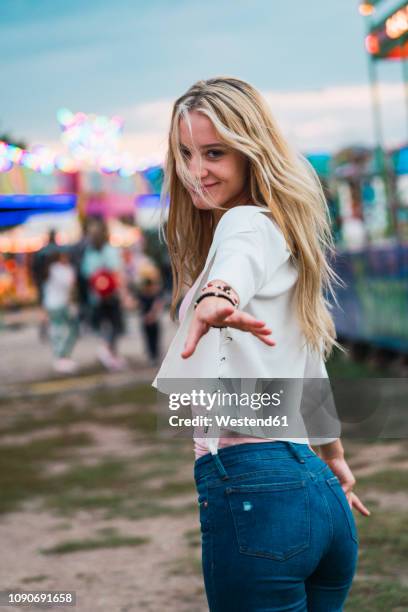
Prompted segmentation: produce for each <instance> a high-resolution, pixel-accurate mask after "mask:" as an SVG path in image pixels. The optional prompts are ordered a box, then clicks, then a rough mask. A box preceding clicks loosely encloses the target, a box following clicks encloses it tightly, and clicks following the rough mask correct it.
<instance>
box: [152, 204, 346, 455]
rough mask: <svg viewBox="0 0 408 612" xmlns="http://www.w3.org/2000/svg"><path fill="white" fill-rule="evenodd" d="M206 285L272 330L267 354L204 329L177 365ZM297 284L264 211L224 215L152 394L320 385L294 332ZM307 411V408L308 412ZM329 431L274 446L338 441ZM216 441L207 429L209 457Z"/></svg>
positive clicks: (317, 361)
mask: <svg viewBox="0 0 408 612" xmlns="http://www.w3.org/2000/svg"><path fill="white" fill-rule="evenodd" d="M260 213H262V214H260ZM212 279H214V280H215V279H221V280H223V281H225V282H226V283H228V284H229V285H231V287H233V289H234V290H235V291H236V292H237V293H238V296H239V299H240V305H239V309H240V310H243V311H245V312H247V313H249V314H251V315H253V316H254V317H256V318H257V319H260V320H262V321H265V322H266V324H267V326H268V327H270V328H271V329H272V338H273V339H274V340H275V342H276V346H274V347H271V346H268V345H266V344H264V343H263V342H261V341H260V340H259V339H258V338H256V337H255V336H253V335H252V334H250V333H248V332H242V331H240V330H237V329H234V328H226V329H221V330H220V329H215V328H211V329H210V330H209V331H208V333H207V334H206V335H205V336H203V337H202V338H201V339H200V341H199V343H198V346H197V347H196V350H195V352H194V353H193V355H192V356H191V357H189V358H188V359H183V358H182V357H181V352H182V351H183V349H184V343H185V340H186V337H187V333H188V330H189V327H190V322H191V319H192V317H193V314H194V302H195V300H196V299H197V297H198V295H199V294H200V291H201V288H202V286H203V285H204V284H205V283H206V282H207V281H209V280H212ZM297 279H298V272H297V269H296V266H295V265H294V262H293V259H292V257H291V253H290V251H289V249H288V247H287V244H286V241H285V239H284V236H283V235H282V233H281V231H280V229H279V228H278V227H277V225H276V224H275V222H274V221H273V220H272V218H271V215H270V212H269V210H268V209H266V208H264V207H261V206H253V205H245V206H236V207H234V208H231V209H229V210H228V211H227V212H225V213H224V215H223V216H222V217H221V219H220V221H219V222H218V225H217V227H216V230H215V233H214V238H213V242H212V244H211V247H210V250H209V253H208V256H207V260H206V263H205V266H204V269H203V271H202V273H201V275H200V282H199V283H198V285H197V288H196V290H195V292H194V293H193V296H192V300H191V302H190V305H189V307H188V309H187V311H186V314H185V316H184V319H183V321H182V322H181V324H180V327H179V329H178V331H177V333H176V335H175V337H174V338H173V341H172V343H171V345H170V347H169V349H168V352H167V354H166V356H165V358H164V360H163V363H162V365H161V368H160V370H159V372H158V373H157V376H156V378H155V380H154V381H153V383H152V384H153V386H154V387H156V388H157V389H158V390H159V391H161V392H162V393H166V394H170V393H171V392H175V391H176V388H175V387H174V384H175V383H176V384H178V383H177V381H182V380H185V379H212V380H217V379H226V378H227V379H231V378H232V379H241V380H242V381H245V386H246V387H247V386H248V384H249V386H251V381H255V379H260V378H261V379H298V380H300V379H304V378H308V379H311V378H324V379H327V371H326V367H325V364H324V361H323V358H322V356H321V355H317V354H316V353H314V352H312V351H311V350H310V348H309V346H308V345H307V344H306V342H305V337H304V335H303V333H302V330H301V328H300V325H299V321H298V317H297V313H296V307H295V300H294V291H295V285H296V281H297ZM326 382H327V381H326ZM292 391H293V393H294V395H293V396H292V399H293V401H291V410H294V411H295V412H296V411H299V410H300V401H301V395H302V389H301V388H300V389H299V385H296V383H295V384H294V385H293V389H292ZM315 408H316V406H311V410H312V411H313V410H315ZM329 412H330V409H329ZM326 417H327V414H326ZM333 427H334V425H333ZM333 427H329V428H327V427H326V430H325V431H328V430H329V429H330V432H333V431H334V430H335V434H333V435H334V436H335V437H328V436H327V434H326V435H322V436H321V437H318V438H310V437H308V436H307V432H306V430H305V429H304V428H303V434H304V435H303V437H301V435H300V434H298V431H300V430H299V429H296V437H288V438H284V437H279V439H281V440H290V441H293V442H297V443H312V444H325V443H327V442H331V441H333V440H335V439H337V438H338V437H339V430H338V427H334V429H333ZM228 429H231V430H235V431H240V432H242V431H244V432H245V433H246V434H247V435H248V434H249V435H257V434H258V435H259V431H260V430H258V429H257V428H256V427H255V428H249V429H248V427H247V428H246V429H245V430H242V429H239V428H235V427H228ZM216 433H217V428H216V427H213V428H212V429H210V432H209V439H208V447H209V449H210V450H211V452H212V453H213V454H215V453H216V452H217V448H218V438H217V437H212V436H213V435H214V434H216ZM263 437H265V436H263ZM270 439H274V438H270Z"/></svg>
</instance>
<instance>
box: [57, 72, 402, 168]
mask: <svg viewBox="0 0 408 612" xmlns="http://www.w3.org/2000/svg"><path fill="white" fill-rule="evenodd" d="M379 94H380V101H381V114H382V117H383V120H384V122H383V123H384V135H385V141H386V145H387V146H397V145H399V144H402V143H403V142H404V134H405V132H406V130H403V129H402V126H404V125H405V124H406V117H405V102H404V91H403V86H402V84H399V83H381V84H380V85H379ZM263 96H264V97H265V99H266V101H267V102H268V104H269V106H270V108H271V111H272V113H273V115H274V117H275V118H276V120H277V122H278V124H279V125H280V127H281V129H282V131H283V133H284V135H285V136H286V137H287V138H288V140H289V141H290V142H291V143H292V144H293V145H294V146H295V147H296V148H297V149H299V150H301V151H303V152H313V151H318V150H319V151H328V152H333V151H336V150H338V149H339V148H341V147H344V146H347V145H350V144H366V145H373V144H374V130H373V117H372V101H371V93H370V88H369V87H368V86H365V85H347V86H337V87H328V88H323V89H318V90H306V91H285V92H282V91H265V92H263ZM172 104H173V101H172V100H171V99H159V100H153V101H151V102H144V103H142V104H137V105H134V106H131V107H127V108H122V109H118V112H117V114H118V115H120V116H121V117H123V119H124V121H125V125H124V134H123V138H122V146H121V148H122V149H123V150H126V151H129V152H130V153H132V154H133V155H134V156H135V158H136V159H137V160H141V161H142V160H144V159H146V158H150V157H159V158H162V159H163V158H164V154H165V151H166V146H167V131H168V127H169V124H170V116H171V109H172ZM48 144H49V145H50V146H51V145H52V143H48ZM55 144H57V143H55Z"/></svg>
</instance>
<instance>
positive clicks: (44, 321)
mask: <svg viewBox="0 0 408 612" xmlns="http://www.w3.org/2000/svg"><path fill="white" fill-rule="evenodd" d="M58 251H59V246H58V244H57V241H56V231H55V230H54V229H51V230H50V231H49V233H48V241H47V243H46V244H45V245H44V246H43V247H42V248H41V249H40V250H39V251H37V252H36V253H34V254H33V257H32V259H31V276H32V279H33V283H34V285H35V287H36V289H37V295H38V302H39V304H40V306H41V305H42V304H43V301H44V296H43V289H44V283H45V280H46V277H47V272H48V270H47V268H48V257H49V255H52V254H53V253H56V252H58ZM47 326H48V317H47V313H46V311H45V310H43V311H42V313H41V318H40V326H39V336H40V339H41V340H42V341H43V342H44V341H45V340H46V339H47Z"/></svg>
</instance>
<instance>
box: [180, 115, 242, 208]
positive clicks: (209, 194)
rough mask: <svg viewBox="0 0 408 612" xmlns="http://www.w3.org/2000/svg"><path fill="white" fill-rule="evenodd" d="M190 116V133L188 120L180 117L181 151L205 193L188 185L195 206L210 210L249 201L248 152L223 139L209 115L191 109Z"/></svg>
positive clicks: (230, 206)
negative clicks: (236, 148)
mask: <svg viewBox="0 0 408 612" xmlns="http://www.w3.org/2000/svg"><path fill="white" fill-rule="evenodd" d="M189 118H190V122H191V133H190V130H189V127H188V125H187V123H186V122H185V120H184V119H180V124H179V130H180V146H181V153H182V155H183V156H184V159H185V162H186V164H187V167H188V169H189V171H190V172H191V174H192V175H193V176H194V178H196V179H198V181H199V182H200V184H201V187H202V190H203V192H204V195H205V198H202V197H201V196H200V194H198V193H197V192H196V191H194V189H190V188H188V190H189V193H190V196H191V198H192V201H193V204H194V206H196V207H197V208H200V209H203V210H208V209H214V208H219V207H220V206H223V207H225V208H232V207H233V206H236V205H238V204H246V203H248V201H249V193H248V186H247V181H246V176H247V167H248V162H247V160H246V158H245V156H244V155H243V154H242V153H240V152H239V151H236V150H234V149H231V148H229V147H228V146H227V145H226V144H225V143H223V142H222V141H221V140H220V138H219V136H218V135H217V132H216V131H215V128H214V126H213V124H212V122H211V121H210V119H208V117H206V116H205V115H203V114H202V113H200V112H197V111H190V112H189Z"/></svg>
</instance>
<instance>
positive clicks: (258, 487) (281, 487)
mask: <svg viewBox="0 0 408 612" xmlns="http://www.w3.org/2000/svg"><path fill="white" fill-rule="evenodd" d="M225 493H226V495H227V497H228V500H229V505H230V509H231V513H232V517H233V521H234V527H235V532H236V536H237V541H238V546H239V551H240V552H241V553H243V554H247V555H253V556H256V557H267V558H270V559H275V560H276V561H285V560H286V559H289V558H290V557H293V556H294V555H296V554H298V553H300V552H301V551H303V550H306V549H307V548H308V547H309V545H310V505H309V495H308V490H307V487H306V483H305V481H303V480H302V481H292V482H276V483H268V484H252V485H249V484H248V485H239V486H231V487H227V488H226V490H225Z"/></svg>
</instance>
